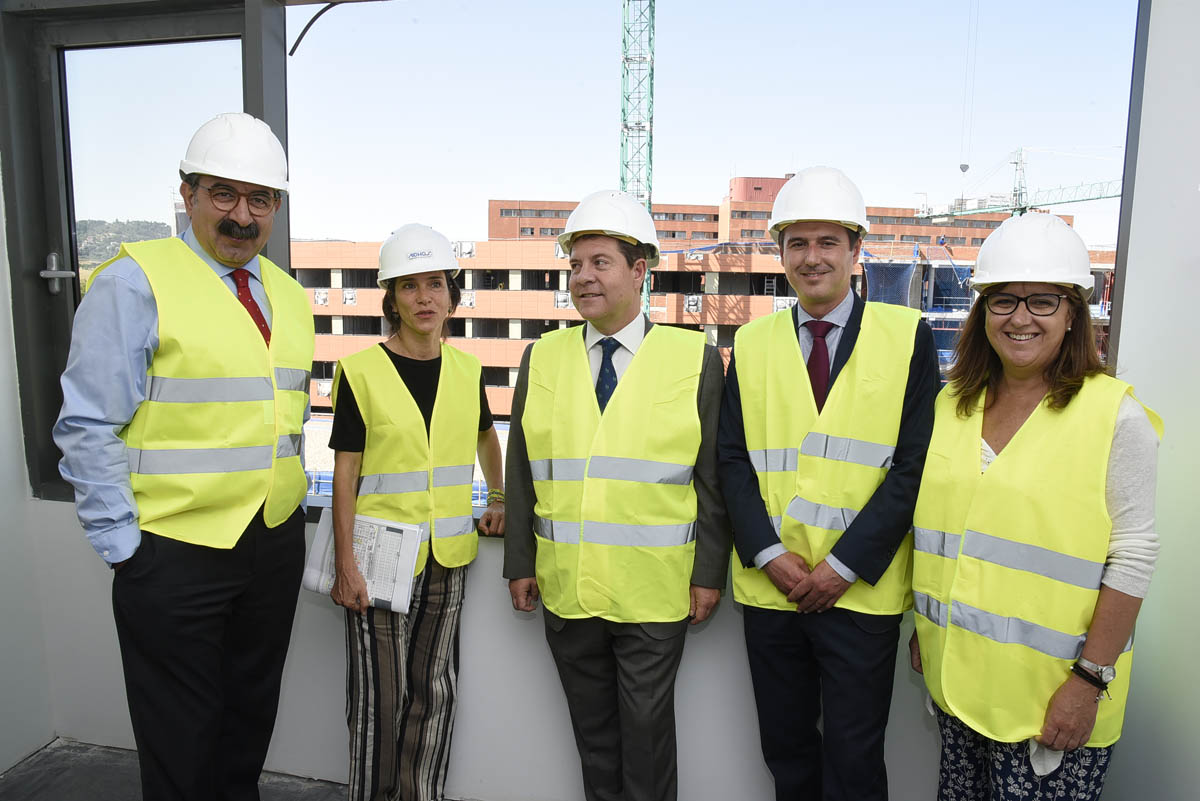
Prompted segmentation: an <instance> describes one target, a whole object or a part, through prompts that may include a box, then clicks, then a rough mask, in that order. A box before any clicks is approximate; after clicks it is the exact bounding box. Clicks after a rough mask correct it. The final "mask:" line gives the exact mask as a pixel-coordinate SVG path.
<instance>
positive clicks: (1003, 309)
mask: <svg viewBox="0 0 1200 801" xmlns="http://www.w3.org/2000/svg"><path fill="white" fill-rule="evenodd" d="M1065 297H1066V295H1057V294H1055V293H1053V292H1035V293H1033V294H1032V295H1026V296H1024V297H1021V296H1020V295H1010V294H1009V293H1008V292H996V293H994V294H991V295H984V296H983V300H984V302H985V303H987V309H988V311H990V312H991V313H992V314H1000V315H1009V314H1012V313H1013V312H1015V311H1016V310H1017V307H1018V306H1020V305H1021V304H1022V303H1024V304H1025V308H1027V309H1029V313H1030V314H1032V315H1033V316H1035V317H1049V316H1050V315H1052V314H1054V313H1055V312H1056V311H1058V307H1059V304H1061V303H1062V299H1063V298H1065Z"/></svg>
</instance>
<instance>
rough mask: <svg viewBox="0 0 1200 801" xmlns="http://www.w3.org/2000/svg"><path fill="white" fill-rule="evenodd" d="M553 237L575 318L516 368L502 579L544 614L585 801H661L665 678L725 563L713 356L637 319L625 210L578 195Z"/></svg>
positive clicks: (641, 244) (643, 228) (652, 242)
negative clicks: (578, 319)
mask: <svg viewBox="0 0 1200 801" xmlns="http://www.w3.org/2000/svg"><path fill="white" fill-rule="evenodd" d="M558 241H559V245H560V246H561V247H562V249H563V250H564V251H566V253H567V254H568V256H569V258H570V265H571V278H570V289H571V298H572V301H573V302H574V304H575V308H576V309H578V311H579V314H580V315H581V316H582V317H583V318H584V320H586V323H585V324H584V325H581V326H575V327H573V328H564V329H560V330H558V331H554V332H551V333H549V334H545V335H544V336H542V338H541V339H539V340H538V341H537V342H535V343H533V344H532V345H530V346H529V348H527V349H526V350H525V355H524V356H523V357H522V359H521V369H520V371H519V373H518V375H517V385H516V390H515V392H514V396H513V407H512V427H511V429H510V430H509V434H508V461H507V465H506V478H505V486H506V487H507V489H508V499H507V504H506V505H507V514H508V515H509V517H508V521H509V522H508V523H507V526H506V527H507V532H508V533H507V534H506V536H505V540H504V575H505V577H506V578H508V579H509V592H510V594H511V595H512V604H513V608H514V609H517V610H520V611H525V612H532V611H533V610H534V609H535V608H536V606H537V601H538V599H539V597H540V598H541V601H542V603H543V604H544V606H545V612H544V619H545V629H546V641H547V643H549V645H550V653H551V654H552V655H553V657H554V663H555V665H556V666H557V668H558V675H559V679H560V681H561V682H562V687H563V691H564V692H565V693H566V697H567V708H568V710H569V711H570V714H571V725H572V727H573V728H574V730H575V743H576V745H577V747H578V749H579V757H580V761H581V763H582V767H583V785H584V797H585V798H586V799H587V801H674V799H675V798H676V796H677V784H678V782H677V771H676V745H675V673H676V670H677V669H678V667H679V662H680V659H681V657H682V656H683V646H684V641H685V639H686V637H687V629H688V624H689V622H690V623H701V622H703V621H704V620H705V619H706V618H708V616H709V615H710V614H711V613H712V611H713V609H714V608H715V607H716V605H717V602H718V601H719V599H720V597H721V590H722V589H723V588H724V586H725V574H726V571H727V567H728V564H729V521H728V520H727V518H726V517H725V509H724V505H723V504H722V503H721V496H720V491H719V490H718V488H717V475H716V469H717V465H716V433H717V432H716V428H717V418H718V415H719V414H720V403H721V401H720V398H721V381H722V377H721V357H720V355H719V354H718V353H717V350H716V348H714V347H712V346H711V345H707V344H705V341H704V335H703V334H701V333H700V332H698V331H685V330H683V329H680V328H674V327H671V326H666V325H654V324H653V323H651V322H650V320H649V318H647V317H646V316H645V315H644V314H642V309H641V287H642V282H643V281H648V280H650V277H649V275H648V273H649V271H650V269H652V268H653V267H654V266H656V265H657V264H658V260H659V248H658V236H657V234H656V232H655V230H654V221H653V220H652V219H651V218H650V213H649V212H648V211H647V210H646V208H645V207H644V206H642V205H641V204H639V203H638V202H637V201H636V200H635V199H634V198H632V197H630V196H629V195H627V194H625V193H623V192H614V191H601V192H595V193H593V194H591V195H588V196H587V197H585V198H584V199H583V200H582V201H580V203H579V205H578V206H576V207H575V210H574V211H573V212H571V216H570V217H568V218H567V223H566V226H565V228H564V230H563V233H562V235H561V236H560V237H559V239H558Z"/></svg>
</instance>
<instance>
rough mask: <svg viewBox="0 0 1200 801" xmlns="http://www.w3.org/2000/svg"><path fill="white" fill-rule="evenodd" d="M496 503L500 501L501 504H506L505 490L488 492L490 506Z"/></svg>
mask: <svg viewBox="0 0 1200 801" xmlns="http://www.w3.org/2000/svg"><path fill="white" fill-rule="evenodd" d="M496 501H499V502H500V503H504V490H499V489H490V490H488V494H487V502H488V504H489V505H491V504H493V503H495V502H496Z"/></svg>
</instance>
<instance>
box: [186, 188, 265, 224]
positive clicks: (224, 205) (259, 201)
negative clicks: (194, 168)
mask: <svg viewBox="0 0 1200 801" xmlns="http://www.w3.org/2000/svg"><path fill="white" fill-rule="evenodd" d="M196 188H197V189H203V190H204V191H205V192H208V197H209V199H211V200H212V204H213V208H215V209H216V210H217V211H233V210H234V209H235V208H237V204H238V200H240V199H241V198H246V208H248V209H250V214H251V215H253V216H255V217H266V216H267V215H269V214H270V213H271V212H273V211H274V210H275V196H274V195H272V194H271V193H270V192H261V191H259V192H239V191H237V190H236V189H234V188H233V187H231V186H224V185H221V184H217V185H215V186H203V185H201V184H196Z"/></svg>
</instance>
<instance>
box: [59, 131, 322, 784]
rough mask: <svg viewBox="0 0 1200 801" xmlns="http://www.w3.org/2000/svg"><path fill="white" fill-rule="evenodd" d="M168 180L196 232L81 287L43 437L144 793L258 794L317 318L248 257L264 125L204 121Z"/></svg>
mask: <svg viewBox="0 0 1200 801" xmlns="http://www.w3.org/2000/svg"><path fill="white" fill-rule="evenodd" d="M180 176H181V177H182V179H183V183H182V184H181V185H180V187H179V191H180V194H181V195H182V196H183V200H184V204H185V206H186V208H187V213H188V216H189V217H190V218H191V226H190V227H189V228H188V229H187V230H186V231H184V232H183V233H182V234H181V235H180V236H179V237H168V238H166V239H158V240H150V241H146V242H133V243H126V244H125V245H122V247H121V251H120V252H119V253H118V254H117V256H116V258H114V259H112V260H110V261H108V262H106V263H105V264H103V265H101V266H100V267H99V268H98V269H97V270H96V272H95V273H94V274H93V275H92V277H91V280H90V281H89V284H88V291H87V294H86V295H85V297H84V299H83V301H82V303H81V304H80V306H79V309H78V311H77V312H76V316H75V323H74V329H73V331H72V338H71V352H70V355H69V357H68V360H67V366H66V369H65V370H64V372H63V376H62V387H63V407H62V411H61V413H60V414H59V418H58V423H57V424H56V425H55V428H54V438H55V442H56V443H57V444H58V446H59V448H60V449H61V450H62V452H63V459H62V462H61V463H60V468H59V469H60V471H61V472H62V474H63V477H64V478H66V479H67V480H68V481H69V482H71V484H72V485H74V487H75V503H76V509H77V512H78V515H79V520H80V523H81V524H82V526H83V528H84V530H85V532H86V533H87V536H88V539H89V540H90V542H91V544H92V547H93V548H95V549H96V552H97V553H98V554H99V555H100V557H101V558H102V559H104V561H105V562H107V563H108V564H109V565H110V566H111V567H112V568H113V571H114V573H113V593H112V596H113V598H112V600H113V617H114V621H115V623H116V629H117V637H118V639H119V642H120V648H121V661H122V664H123V667H124V670H125V690H126V695H127V696H128V701H129V714H130V719H131V721H132V724H133V733H134V739H135V740H136V742H137V747H138V758H139V762H140V769H141V779H142V793H143V797H144V798H148V799H149V798H153V799H189V800H191V799H214V798H222V799H231V800H232V799H257V798H258V797H259V796H258V777H259V774H260V773H261V771H262V766H263V761H264V760H265V758H266V753H267V746H268V744H269V743H270V740H271V732H272V729H273V728H274V725H275V712H276V708H277V706H278V702H279V685H280V678H281V676H282V673H283V663H284V658H285V656H286V655H287V647H288V640H289V638H290V635H291V628H292V618H293V616H294V614H295V608H296V596H297V593H298V591H299V587H300V577H301V573H302V570H303V566H304V513H303V505H304V498H305V494H306V492H307V480H306V478H305V474H304V465H303V462H302V458H301V454H302V452H303V447H302V441H301V436H302V432H303V425H304V421H305V420H307V419H308V411H309V403H308V400H309V396H308V385H309V376H310V371H311V369H312V356H313V319H312V310H311V306H310V305H309V302H308V297H307V295H306V293H305V292H304V290H303V289H302V288H301V287H300V285H299V284H297V283H296V281H295V280H293V279H292V278H291V277H290V276H289V275H288V274H287V273H286V272H284V271H283V270H281V269H280V268H279V267H277V266H275V265H274V264H272V263H271V262H270V261H268V260H267V259H266V258H265V257H263V256H261V255H259V251H260V250H262V248H263V246H264V245H265V244H266V242H267V240H268V238H269V237H270V235H271V228H272V225H273V223H274V220H275V214H276V212H277V211H278V210H279V206H280V203H281V201H282V193H283V192H284V191H286V189H287V157H286V155H285V154H284V151H283V147H282V145H280V143H279V140H278V139H277V138H276V137H275V135H274V134H273V133H272V132H271V129H270V128H269V127H268V126H267V124H266V123H264V122H262V121H261V120H258V119H255V118H254V117H252V116H250V115H248V114H221V115H219V116H217V117H216V118H214V119H212V120H210V121H209V122H207V123H205V124H204V125H203V126H201V128H200V129H199V130H198V131H197V132H196V134H195V135H194V136H193V137H192V140H191V143H190V144H189V146H188V149H187V154H186V155H185V157H184V159H183V161H181V162H180Z"/></svg>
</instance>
